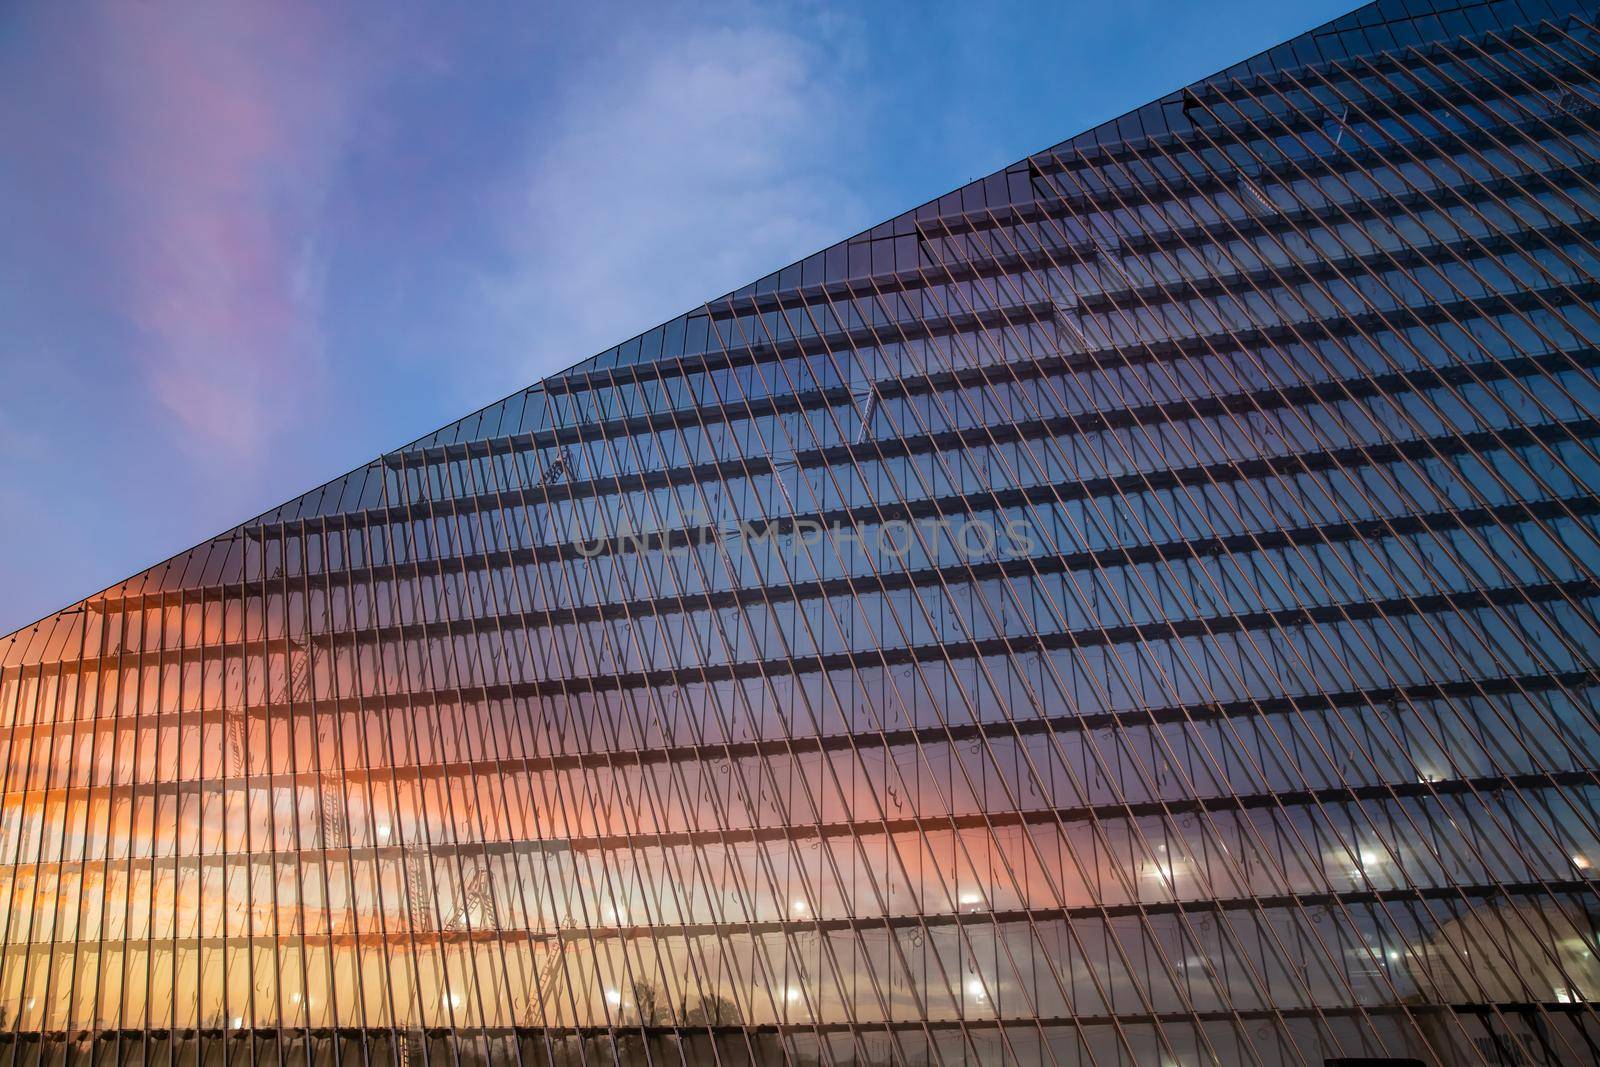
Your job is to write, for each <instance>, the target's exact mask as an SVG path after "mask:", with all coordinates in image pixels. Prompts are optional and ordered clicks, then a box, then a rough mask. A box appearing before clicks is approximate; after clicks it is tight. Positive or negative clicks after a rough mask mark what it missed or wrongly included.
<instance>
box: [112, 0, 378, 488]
mask: <svg viewBox="0 0 1600 1067" xmlns="http://www.w3.org/2000/svg"><path fill="white" fill-rule="evenodd" d="M93 28H94V31H95V37H94V47H95V49H96V51H97V55H96V64H95V70H96V72H97V78H98V85H99V87H100V90H101V93H102V100H103V106H104V108H105V118H106V121H105V128H106V130H107V135H108V143H107V144H106V146H105V152H106V159H107V161H108V166H109V173H108V178H109V179H110V181H111V183H112V186H113V188H112V195H113V196H114V198H115V200H114V215H113V225H114V227H115V229H116V233H115V234H114V235H113V237H112V239H111V242H110V244H109V248H110V252H111V262H109V263H107V264H106V267H107V269H109V270H111V271H115V272H117V273H118V274H120V276H121V277H120V279H119V281H120V284H119V286H118V287H117V292H118V299H119V300H120V301H121V302H122V305H123V307H122V313H123V315H124V317H125V318H126V320H127V321H129V322H130V323H131V324H132V325H133V326H134V327H135V329H136V331H137V344H138V347H139V351H138V353H137V356H136V359H135V364H136V371H137V373H138V375H139V376H140V377H141V378H142V380H143V382H144V385H145V387H146V388H147V389H148V390H149V392H150V394H151V396H152V398H153V399H154V400H155V401H156V402H157V403H158V404H160V405H161V406H162V407H164V408H165V409H166V411H167V412H168V413H169V415H170V417H171V418H172V420H174V424H175V428H176V429H177V430H178V432H179V434H180V436H182V437H183V438H184V439H185V440H186V441H187V443H188V444H189V445H190V446H191V447H192V449H193V450H194V451H196V452H198V453H202V454H204V453H210V454H213V455H215V456H216V458H219V459H222V460H227V461H237V460H240V459H246V460H249V459H254V458H256V457H258V455H259V453H260V452H261V450H262V449H263V447H264V446H265V445H266V444H267V442H268V441H269V440H270V438H271V437H272V435H273V434H274V432H276V431H279V430H281V429H282V428H283V427H284V426H285V425H286V423H287V422H288V420H289V417H290V413H292V412H294V411H296V409H298V408H300V407H301V406H303V405H304V404H305V403H306V401H307V400H308V399H314V398H315V397H317V396H318V394H319V392H320V390H319V388H318V386H319V379H320V377H321V375H322V368H323V361H324V352H323V339H322V328H321V324H320V323H319V318H318V313H319V304H320V300H321V275H322V267H321V262H320V256H319V250H318V245H317V240H316V234H317V228H318V216H319V212H320V210H321V206H322V200H323V197H324V194H325V191H326V189H327V187H328V184H329V181H330V180H331V178H332V176H333V174H334V172H335V168H336V166H337V163H338V159H339V150H340V144H341V141H342V139H343V137H344V134H345V126H346V124H347V123H348V121H349V119H350V115H351V112H352V104H353V102H354V99H355V97H356V95H357V94H358V92H359V90H360V84H359V81H360V70H359V67H358V66H355V65H352V64H351V63H349V62H348V57H338V58H339V61H337V62H336V61H335V58H336V57H335V56H334V55H333V54H332V52H333V49H334V48H335V42H333V41H331V40H330V37H331V36H332V33H331V28H330V26H329V25H328V24H327V22H326V20H325V18H324V17H323V16H322V14H321V13H320V11H319V9H318V8H317V7H316V6H314V5H311V4H300V3H292V2H289V3H274V4H270V5H251V4H234V3H219V4H203V5H201V4H195V5H166V4H113V5H106V6H104V7H102V8H100V9H98V10H97V11H96V13H95V18H94V27H93Z"/></svg>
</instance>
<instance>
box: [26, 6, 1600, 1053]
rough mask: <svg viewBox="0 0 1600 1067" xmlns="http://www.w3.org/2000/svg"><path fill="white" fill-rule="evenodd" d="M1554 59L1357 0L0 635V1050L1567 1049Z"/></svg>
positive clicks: (1577, 745) (1599, 836) (1577, 614)
mask: <svg viewBox="0 0 1600 1067" xmlns="http://www.w3.org/2000/svg"><path fill="white" fill-rule="evenodd" d="M1597 73H1600V34H1597V31H1596V12H1595V11H1594V10H1593V9H1592V7H1591V6H1589V5H1587V4H1582V3H1572V2H1569V0H1478V2H1467V0H1431V2H1430V0H1379V2H1378V3H1376V4H1372V5H1370V6H1367V7H1364V8H1361V9H1359V10H1357V11H1355V12H1353V13H1351V14H1350V15H1347V16H1345V17H1343V18H1341V19H1339V20H1337V21H1335V22H1333V23H1331V24H1329V25H1327V26H1324V27H1322V28H1320V29H1318V30H1315V31H1312V32H1310V33H1308V34H1306V35H1304V36H1302V37H1299V38H1296V39H1294V40H1292V41H1290V42H1288V43H1286V44H1284V45H1281V46H1279V47H1277V48H1274V49H1272V50H1270V51H1268V52H1266V53H1263V54H1262V55H1260V56H1257V57H1256V58H1254V59H1252V60H1249V61H1248V62H1245V63H1242V64H1240V65H1238V66H1236V67H1234V68H1231V69H1229V70H1226V71H1223V72H1222V73H1220V74H1218V75H1216V76H1214V77H1211V78H1207V79H1205V80H1203V81H1201V82H1198V83H1196V84H1194V85H1192V86H1189V87H1188V88H1185V89H1183V90H1181V91H1179V92H1176V93H1173V94H1171V95H1169V96H1167V97H1164V98H1162V99H1160V100H1157V101H1155V102H1153V103H1151V104H1149V105H1147V106H1145V107H1142V108H1140V109H1138V110H1137V111H1134V112H1132V113H1130V114H1129V115H1126V116H1124V117H1123V118H1120V119H1118V120H1116V121H1114V122H1111V123H1108V124H1106V125H1104V126H1102V127H1099V128H1097V129H1094V130H1091V131H1089V132H1087V133H1084V134H1082V135H1081V136H1079V137H1076V138H1073V139H1072V140H1070V141H1067V142H1064V143H1062V144H1060V145H1057V146H1055V147H1053V148H1051V149H1048V150H1046V151H1043V152H1039V153H1037V154H1035V155H1033V156H1030V157H1029V158H1027V159H1025V160H1023V161H1021V162H1020V163H1017V164H1016V165H1014V166H1011V167H1007V168H1006V169H1004V170H1003V171H1000V172H999V173H996V174H994V175H991V176H989V177H987V178H985V179H983V180H981V181H978V182H974V183H973V184H971V185H969V186H967V187H965V188H962V189H960V190H957V191H956V192H953V193H951V194H949V195H948V196H945V197H942V198H940V199H939V200H937V201H935V202H933V203H930V204H927V205H924V206H923V207H920V208H918V209H916V210H914V211H911V212H908V213H906V214H904V215H901V216H899V217H898V218H895V219H892V220H890V221H889V222H886V223H884V224H883V225H881V226H878V227H875V228H874V229H872V230H870V231H868V232H866V233H863V234H861V235H860V236H858V237H855V238H852V239H850V240H848V241H845V242H843V243H841V244H838V245H835V246H834V247H832V248H829V249H827V250H825V251H823V252H820V253H818V254H816V255H815V256H812V257H810V258H808V259H806V260H804V261H803V262H800V263H797V264H794V265H793V266H790V267H787V268H785V269H783V270H781V271H779V272H777V273H775V274H773V275H770V276H769V277H766V278H763V279H762V280H760V281H758V282H756V283H754V284H752V285H750V286H748V287H746V288H744V289H740V290H739V291H737V292H733V293H729V294H728V295H726V296H724V297H721V298H719V299H717V300H714V301H711V302H710V303H708V304H706V305H704V306H702V307H699V308H696V309H694V310H692V311H690V312H688V313H687V314H685V315H682V316H680V317H679V318H677V319H674V320H673V321H671V322H669V323H667V324H665V325H663V326H661V327H659V328H657V329H654V330H651V331H650V332H648V333H646V334H644V335H642V336H640V337H636V338H634V339H633V340H631V341H628V342H627V343H625V344H623V345H620V346H619V347H617V348H615V349H612V350H610V351H608V352H605V353H602V354H601V355H599V356H596V357H594V358H592V359H589V360H587V361H585V362H583V363H580V364H578V365H577V366H575V367H573V368H571V369H569V370H567V371H564V372H562V373H559V374H556V375H554V376H553V377H551V378H549V379H547V380H545V381H543V382H540V383H539V384H537V385H535V386H533V387H531V388H529V389H527V390H526V391H524V392H521V393H518V394H516V395H514V396H512V397H510V398H508V399H506V400H504V401H502V402H500V403H498V404H495V405H493V406H492V407H489V408H487V409H485V410H483V411H480V412H478V413H476V414H474V415H472V416H470V417H468V418H466V419H464V420H462V421H461V422H458V423H455V424H452V425H450V426H448V427H445V428H444V429H442V430H440V431H439V432H437V433H435V434H432V435H430V436H428V437H426V438H424V439H422V440H420V441H418V442H416V443H414V444H413V445H410V446H408V447H406V448H403V449H400V450H398V451H395V452H392V453H390V454H387V455H385V456H383V457H381V458H380V459H378V460H375V461H374V462H372V463H370V464H368V465H367V466H365V467H362V468H361V469H359V470H356V471H354V472H352V473H350V474H349V475H346V476H345V477H343V478H340V479H338V480H336V481H334V482H332V483H330V484H328V485H325V486H323V487H321V488H320V489H317V490H314V491H313V492H311V493H309V494H307V495H306V496H304V497H301V498H299V499H297V500H294V501H292V502H290V503H288V504H286V505H284V506H282V507H280V508H278V509H276V510H274V511H271V512H269V513H267V514H265V515H263V516H261V517H260V518H258V519H256V520H254V521H251V522H248V523H246V524H244V525H242V526H240V527H238V528H237V529H234V530H231V531H229V532H227V533H225V534H223V535H221V536H219V537H217V538H215V539H213V540H210V541H207V542H206V543H204V544H202V545H200V546H198V547H196V548H194V549H192V550H191V551H189V552H186V553H184V554H183V555H181V556H179V557H177V558H175V559H173V560H170V561H168V562H167V563H164V564H161V565H159V566H157V567H155V568H153V569H151V570H149V571H146V572H145V573H143V574H140V575H137V576H135V577H133V578H130V579H129V580H127V581H126V582H123V583H121V584H119V585H117V586H115V587H113V588H111V589H109V590H106V591H105V592H103V593H100V594H98V595H95V596H92V597H89V598H88V599H87V600H84V601H82V602H80V603H78V604H76V605H74V606H72V607H70V608H68V609H66V610H64V611H62V612H60V613H58V614H56V615H54V616H52V617H50V618H48V619H45V620H43V621H42V622H40V623H39V624H37V625H35V626H31V627H28V628H26V629H24V630H22V631H19V632H18V633H16V634H13V635H11V636H10V637H9V638H6V639H5V640H4V641H3V642H0V730H3V733H0V943H3V944H0V1062H3V1063H4V1064H35V1063H38V1064H57V1063H62V1064H65V1063H89V1062H94V1063H104V1064H118V1065H120V1064H130V1063H151V1064H163V1065H175V1064H191V1063H193V1064H202V1063H204V1064H222V1063H249V1064H252V1065H255V1064H265V1063H270V1064H274V1065H279V1067H283V1065H289V1064H294V1063H301V1062H304V1063H306V1064H308V1065H309V1064H324V1063H332V1062H340V1063H345V1062H348V1063H359V1064H363V1065H370V1064H388V1063H399V1064H405V1065H407V1067H415V1065H417V1064H435V1065H437V1064H450V1065H452V1067H457V1065H459V1064H462V1063H465V1062H473V1063H477V1062H493V1063H496V1064H517V1065H520V1067H532V1065H544V1064H552V1063H560V1064H576V1063H614V1062H621V1063H629V1064H632V1063H655V1064H664V1063H696V1064H698V1063H721V1064H743V1063H751V1062H754V1063H763V1064H764V1063H791V1064H811V1063H825V1064H846V1063H856V1064H868V1063H872V1064H906V1065H910V1064H925V1063H926V1064H945V1065H952V1064H974V1063H981V1064H989V1063H1002V1062H1005V1063H1010V1062H1020V1063H1027V1064H1070V1065H1073V1067H1089V1065H1107V1067H1109V1065H1117V1064H1140V1065H1146V1064H1148V1065H1157V1064H1162V1065H1177V1064H1182V1065H1199V1064H1256V1065H1263V1067H1267V1065H1277V1064H1325V1063H1338V1062H1350V1061H1354V1060H1356V1059H1357V1058H1360V1057H1367V1058H1370V1059H1371V1060H1373V1061H1377V1060H1379V1059H1380V1058H1385V1057H1387V1058H1389V1059H1388V1062H1406V1061H1408V1060H1409V1061H1415V1062H1420V1063H1426V1064H1433V1065H1437V1067H1454V1065H1459V1064H1477V1065H1484V1067H1490V1065H1512V1064H1580V1063H1590V1062H1595V1061H1597V1059H1600V1051H1597V1048H1600V1020H1597V1010H1600V1009H1597V1006H1596V1003H1595V1001H1596V999H1597V998H1600V962H1597V953H1600V942H1597V936H1600V935H1597V930H1600V897H1597V895H1596V888H1597V886H1596V882H1595V866H1594V865H1595V864H1597V863H1600V818H1597V802H1600V700H1597V696H1600V640H1597V638H1600V611H1597V607H1600V583H1597V573H1600V566H1597V564H1600V522H1597V516H1600V494H1597V487H1600V455H1597V447H1600V422H1597V410H1600V382H1597V380H1596V371H1597V368H1600V345H1597V339H1600V306H1597V299H1596V298H1597V295H1600V270H1597V263H1596V259H1597V256H1596V235H1597V233H1600V212H1597V203H1600V201H1597V185H1600V153H1597V152H1596V130H1597V127H1600V106H1597V105H1600V87H1597ZM1362 1062H1367V1060H1362Z"/></svg>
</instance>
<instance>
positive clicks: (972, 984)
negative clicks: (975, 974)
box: [967, 978, 987, 1000]
mask: <svg viewBox="0 0 1600 1067" xmlns="http://www.w3.org/2000/svg"><path fill="white" fill-rule="evenodd" d="M967 992H968V993H969V994H971V995H972V996H974V997H976V998H977V999H978V1000H982V999H984V997H985V996H987V994H986V993H985V991H984V988H983V982H982V981H980V980H979V979H977V978H969V979H967Z"/></svg>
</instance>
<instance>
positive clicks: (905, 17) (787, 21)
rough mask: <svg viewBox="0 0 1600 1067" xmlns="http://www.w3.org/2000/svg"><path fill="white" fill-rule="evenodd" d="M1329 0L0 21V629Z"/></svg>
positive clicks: (21, 7)
mask: <svg viewBox="0 0 1600 1067" xmlns="http://www.w3.org/2000/svg"><path fill="white" fill-rule="evenodd" d="M1350 6H1352V4H1351V2H1350V0H1332V2H1329V0H1298V2H1291V3H1283V2H1282V0H1276V2H1274V0H1211V2H1208V3H1204V4H1199V3H1194V2H1192V0H1118V2H1114V3H1105V2H1098V0H1097V2H1093V3H1090V2H1077V0H1073V2H1065V3H1055V4H1030V3H974V2H971V0H966V2H959V3H926V4H906V5H904V6H892V5H888V4H882V5H879V4H871V5H865V6H831V5H827V4H819V3H812V2H794V3H784V4H771V5H759V4H743V3H720V2H716V0H712V2H702V3H685V4H678V3H673V2H670V0H665V2H663V0H657V2H651V3H639V4H626V3H607V2H592V3H582V4H554V3H549V4H545V3H534V2H519V3H492V2H489V0H480V2H477V3H472V4H451V5H438V4H422V3H412V2H410V0H385V2H383V3H378V2H375V0H374V2H369V3H364V4H354V3H351V4H337V3H311V2H297V0H275V2H273V3H248V4H246V3H238V4H235V3H229V2H214V0H207V2H196V3H182V2H176V0H151V2H148V3H137V4H136V3H127V2H118V3H112V2H107V3H102V4H87V3H86V4H57V3H47V2H44V0H36V2H31V3H29V2H18V3H12V4H6V5H4V6H3V8H0V129H4V130H5V131H6V133H7V136H6V141H5V144H6V147H5V149H4V150H3V151H0V517H3V521H0V633H4V632H7V631H9V630H11V629H13V628H15V627H17V626H21V625H23V624H26V623H28V622H31V621H32V620H34V619H36V618H38V617H40V616H41V615H44V614H46V613H48V612H50V611H52V610H55V609H57V608H60V607H63V606H65V605H66V604H68V603H70V602H72V601H74V600H76V599H78V598H80V597H82V596H84V595H87V594H89V593H91V592H94V591H95V590H98V589H100V588H102V587H104V586H106V585H108V584H110V583H111V582H114V581H116V580H118V579H121V578H123V577H125V576H127V575H129V574H132V573H134V572H136V571H138V570H141V569H143V568H144V567H147V566H149V565H151V564H153V563H156V562H158V561H160V560H162V559H164V558H166V557H167V556H169V555H172V554H173V553H175V552H178V551H180V550H182V549H184V548H187V547H189V546H190V545H192V544H195V543H197V542H199V541H202V540H204V539H206V538H208V537H210V536H211V535H213V534H215V533H218V532H220V531H222V530H224V529H226V528H228V527H230V526H232V525H234V524H236V523H238V522H240V521H242V520H244V519H246V518H248V517H250V516H253V515H255V514H258V513H260V512H262V511H264V510H266V509H267V508H268V507H270V506H272V505H274V504H277V503H279V502H281V501H283V500H285V499H288V498H290V497H292V496H295V495H297V494H298V493H299V492H301V491H303V490H305V489H308V488H310V487H311V486H313V485H316V484H318V483H320V482H323V481H325V480H327V479H328V478H331V477H333V476H335V475H337V474H340V473H342V472H344V471H346V470H349V469H351V468H353V467H356V466H358V465H360V464H362V463H364V462H365V461H367V460H368V459H370V458H372V457H373V456H375V455H377V454H378V453H380V452H382V451H384V450H385V449H389V448H393V447H395V446H396V445H399V444H401V443H403V442H406V441H409V440H411V439H413V438H415V437H417V436H419V435H421V434H423V433H426V432H428V431H429V430H432V429H434V428H435V427H437V426H439V425H441V424H443V423H445V422H448V421H450V420H452V419H454V418H457V417H459V416H461V415H463V414H465V413H466V412H468V411H469V410H472V409H474V408H477V407H480V406H482V405H483V404H485V403H488V402H490V401H492V400H494V399H497V398H499V397H500V396H503V395H505V394H507V393H510V392H512V391H514V390H516V389H518V388H520V387H522V386H524V385H526V384H528V383H530V382H532V381H535V380H537V379H538V378H540V377H542V376H543V375H545V374H546V373H548V372H550V371H552V370H556V369H558V368H560V367H563V366H566V365H568V364H570V363H574V362H576V361H578V360H579V359H582V358H584V357H586V356H588V355H590V354H592V353H593V352H595V351H598V350H599V349H601V348H604V347H606V346H608V345H611V344H613V343H615V342H617V341H620V340H622V339H624V338H626V337H629V336H632V335H633V334H635V333H638V332H640V331H641V330H643V329H646V328H648V327H650V326H653V325H655V324H656V323H658V322H660V321H662V320H663V319H666V318H669V317H671V316H672V315H674V314H676V313H678V312H679V311H682V310H684V309H685V308H687V307H689V306H691V305H693V304H697V303H699V302H701V301H703V300H705V299H708V298H710V297H713V296H716V295H719V294H721V293H723V292H726V291H728V290H730V289H733V288H735V287H737V286H739V285H741V284H743V283H744V282H746V281H749V280H751V279H752V278H755V277H757V276H759V275H761V274H764V273H766V272H768V271H771V270H773V269H775V268H777V267H780V266H782V265H784V264H786V263H788V262H790V261H792V260H795V259H798V258H800V257H802V256H804V255H806V254H807V253H810V252H812V251H815V250H816V249H818V248H821V247H823V246H825V245H827V244H830V243H832V242H834V241H836V240H838V239H840V238H843V237H846V236H848V235H850V234H852V233H855V232H856V231H858V230H861V229H863V228H865V227H867V226H869V225H871V224H873V223H875V222H878V221H881V220H882V219H884V218H887V217H889V216H891V215H893V214H895V213H897V212H899V211H901V210H903V209H905V208H908V207H911V206H913V205H915V204H917V203H920V202H922V201H924V200H927V199H930V198H932V197H934V196H937V195H939V194H940V193H943V192H945V191H947V190H949V189H951V188H954V187H956V186H958V185H961V184H963V183H964V182H967V181H969V180H971V179H973V178H976V177H979V176H981V175H983V174H986V173H989V172H990V171H993V170H995V169H997V168H999V167H1001V166H1004V165H1005V164H1007V163H1009V162H1012V161H1014V160H1016V159H1018V158H1020V157H1021V156H1023V155H1026V154H1027V153H1028V152H1030V151H1034V150H1036V149H1039V148H1042V147H1044V146H1046V145H1049V144H1052V143H1054V142H1056V141H1059V140H1062V139H1064V138H1066V137H1068V136H1070V135H1072V134H1074V133H1077V132H1078V131H1080V130H1082V129H1084V128H1086V127H1088V126H1091V125H1094V124H1095V123H1097V122H1100V121H1102V120H1104V119H1107V118H1111V117H1114V116H1115V115H1117V114H1120V113H1121V112H1123V111H1126V110H1128V109H1129V108H1131V107H1134V106H1137V105H1138V104H1140V103H1142V102H1144V101H1145V100H1148V99H1150V98H1153V97H1155V96H1158V95H1160V94H1161V93H1163V92H1166V91H1167V90H1170V89H1173V88H1176V87H1178V86H1180V85H1182V84H1185V83H1186V82H1189V81H1192V80H1194V79H1195V78H1198V77H1201V76H1204V75H1206V74H1209V73H1211V72H1212V71H1214V70H1217V69H1219V68H1221V67H1223V66H1226V65H1228V64H1229V63H1231V62H1233V61H1235V60H1237V59H1241V58H1244V57H1245V56H1247V55H1249V54H1251V53H1254V52H1257V51H1259V50H1261V49H1262V48H1264V47H1267V46H1269V45H1272V44H1274V43H1276V42H1278V41H1280V40H1283V39H1285V38H1287V37H1290V36H1292V35H1294V34H1295V33H1298V32H1300V31H1302V30H1305V29H1307V28H1310V27H1312V26H1315V25H1317V24H1319V23H1321V22H1324V21H1326V20H1328V19H1329V18H1332V17H1334V16H1335V15H1337V14H1340V13H1341V12H1342V11H1344V10H1346V9H1347V8H1349V7H1350Z"/></svg>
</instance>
